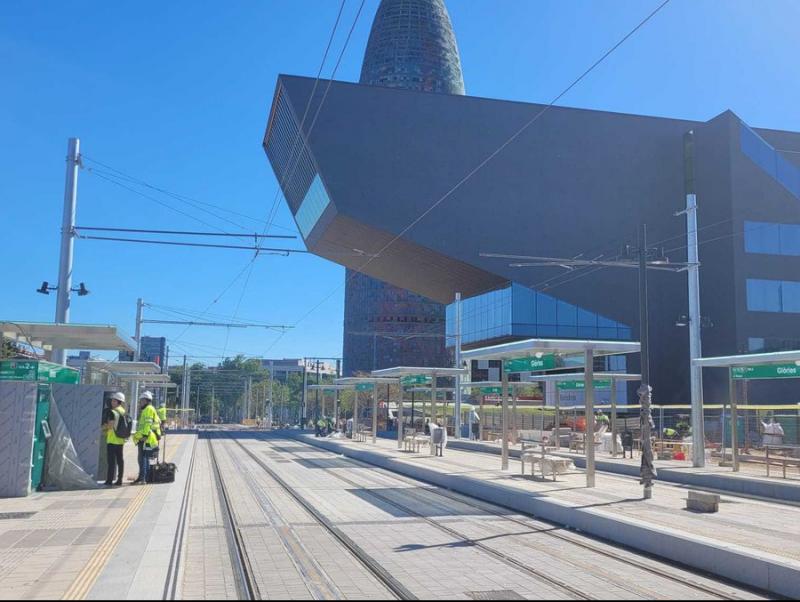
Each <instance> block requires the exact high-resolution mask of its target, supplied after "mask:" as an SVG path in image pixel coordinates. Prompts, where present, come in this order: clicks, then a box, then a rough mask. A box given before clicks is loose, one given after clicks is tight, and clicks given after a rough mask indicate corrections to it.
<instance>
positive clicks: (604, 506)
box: [296, 435, 800, 596]
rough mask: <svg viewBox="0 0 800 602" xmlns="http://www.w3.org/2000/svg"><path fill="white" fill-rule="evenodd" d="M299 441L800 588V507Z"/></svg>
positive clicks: (779, 588)
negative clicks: (706, 503)
mask: <svg viewBox="0 0 800 602" xmlns="http://www.w3.org/2000/svg"><path fill="white" fill-rule="evenodd" d="M296 437H297V438H298V440H301V441H305V442H308V443H310V444H313V445H317V446H320V447H323V448H324V449H328V450H330V451H334V452H337V453H341V454H344V455H346V456H348V457H352V458H356V459H359V460H363V461H365V462H369V463H372V464H374V465H377V466H381V467H384V468H387V469H389V470H392V471H395V472H398V473H401V474H404V475H407V476H410V477H413V478H417V479H420V480H423V481H427V482H430V483H434V484H436V485H439V486H443V487H447V488H450V489H452V490H454V491H458V492H460V493H463V494H467V495H471V496H474V497H477V498H480V499H484V500H487V501H489V502H493V503H499V504H502V505H504V506H506V507H509V508H513V509H514V510H517V511H521V512H526V513H530V514H533V515H535V516H538V517H541V518H544V519H547V520H551V521H553V522H556V523H559V524H562V525H568V526H571V527H573V528H576V529H579V530H581V531H585V532H587V533H591V534H593V535H596V536H598V537H601V538H604V539H607V540H610V541H615V542H618V543H620V544H623V545H626V546H630V547H633V548H636V549H640V550H643V551H645V552H649V553H652V554H655V555H658V556H660V557H664V558H668V559H671V560H673V561H676V562H681V563H684V564H686V565H689V566H693V567H696V568H698V569H701V570H705V571H709V572H711V573H713V574H717V575H721V576H723V577H727V578H730V579H734V580H737V581H739V582H742V583H746V584H748V585H751V586H754V587H758V588H762V589H765V590H769V591H775V592H778V593H781V594H784V595H788V596H797V595H798V593H800V508H796V507H794V506H791V505H785V504H777V503H769V502H762V501H757V500H752V499H746V498H742V497H735V496H723V498H722V506H721V511H720V512H719V513H718V514H711V515H709V514H695V513H692V512H689V511H687V510H685V500H686V496H687V493H686V490H685V489H684V488H681V487H677V486H672V485H669V484H663V483H659V484H658V485H657V486H656V488H655V491H654V499H652V500H648V501H643V500H642V499H641V495H642V489H641V486H639V485H638V483H637V482H636V481H634V480H633V479H630V478H625V477H622V476H615V475H608V474H603V473H599V474H598V475H597V485H598V486H597V487H596V488H595V489H587V488H586V487H585V476H584V474H583V471H580V470H576V471H575V472H573V473H571V474H568V475H563V476H561V477H559V481H558V482H556V483H554V482H552V481H551V480H541V479H532V478H531V477H530V476H528V477H522V476H521V475H520V474H519V473H520V465H519V462H517V461H516V460H512V461H511V462H510V470H509V471H508V472H502V471H500V470H499V462H498V459H497V458H496V457H494V456H492V455H489V454H476V453H473V452H468V451H461V450H455V449H452V448H450V449H447V450H446V452H445V456H444V457H443V458H436V457H432V456H429V455H427V454H409V453H404V452H400V451H398V450H397V444H396V442H395V441H390V440H386V439H379V440H378V443H377V444H375V445H373V444H371V443H353V442H351V441H350V440H346V439H338V440H337V439H317V438H315V437H313V436H309V435H296Z"/></svg>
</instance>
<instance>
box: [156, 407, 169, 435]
mask: <svg viewBox="0 0 800 602" xmlns="http://www.w3.org/2000/svg"><path fill="white" fill-rule="evenodd" d="M158 419H159V420H160V421H161V434H162V435H163V434H164V433H165V432H166V430H167V402H166V401H162V402H161V406H160V407H159V408H158Z"/></svg>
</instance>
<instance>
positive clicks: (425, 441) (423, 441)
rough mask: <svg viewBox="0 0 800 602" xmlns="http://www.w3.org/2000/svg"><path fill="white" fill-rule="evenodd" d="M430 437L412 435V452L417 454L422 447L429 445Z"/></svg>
mask: <svg viewBox="0 0 800 602" xmlns="http://www.w3.org/2000/svg"><path fill="white" fill-rule="evenodd" d="M430 442H431V436H430V435H414V441H413V446H414V451H415V452H419V450H420V449H421V448H422V446H423V445H430Z"/></svg>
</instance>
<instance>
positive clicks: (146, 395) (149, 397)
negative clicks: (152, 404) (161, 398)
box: [139, 391, 153, 401]
mask: <svg viewBox="0 0 800 602" xmlns="http://www.w3.org/2000/svg"><path fill="white" fill-rule="evenodd" d="M139 399H140V400H141V399H146V400H147V401H153V394H152V393H151V392H150V391H145V392H144V393H142V394H141V395H140V396H139Z"/></svg>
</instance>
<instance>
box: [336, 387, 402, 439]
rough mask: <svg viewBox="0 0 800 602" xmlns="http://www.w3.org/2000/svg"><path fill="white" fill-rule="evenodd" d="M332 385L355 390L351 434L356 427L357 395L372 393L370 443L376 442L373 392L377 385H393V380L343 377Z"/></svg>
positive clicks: (376, 404)
mask: <svg viewBox="0 0 800 602" xmlns="http://www.w3.org/2000/svg"><path fill="white" fill-rule="evenodd" d="M334 383H335V384H336V385H339V386H341V387H343V388H344V387H347V388H350V389H353V390H355V392H356V394H355V397H354V398H353V432H354V433H355V431H356V428H357V427H358V422H359V419H358V393H359V392H361V391H371V392H372V443H377V442H378V392H377V391H376V390H375V389H376V387H377V386H378V385H381V384H383V385H393V384H395V383H396V381H395V379H393V378H380V377H375V376H345V377H343V378H337V379H336V380H335V381H334Z"/></svg>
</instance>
